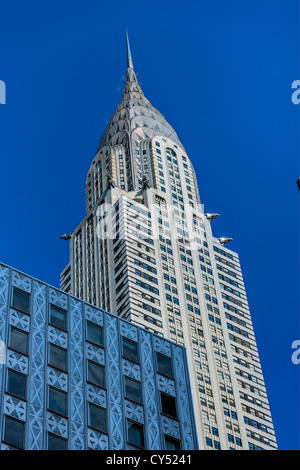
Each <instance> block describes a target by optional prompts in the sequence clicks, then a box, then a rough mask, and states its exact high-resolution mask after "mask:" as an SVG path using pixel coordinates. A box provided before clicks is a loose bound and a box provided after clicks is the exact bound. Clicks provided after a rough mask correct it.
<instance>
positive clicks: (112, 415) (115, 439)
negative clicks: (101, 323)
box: [106, 315, 124, 450]
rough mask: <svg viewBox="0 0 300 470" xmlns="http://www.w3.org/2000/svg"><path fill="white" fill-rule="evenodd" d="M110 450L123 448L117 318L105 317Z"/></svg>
mask: <svg viewBox="0 0 300 470" xmlns="http://www.w3.org/2000/svg"><path fill="white" fill-rule="evenodd" d="M106 335H107V344H108V345H109V346H108V349H107V351H106V355H107V375H108V402H109V405H108V416H109V430H110V449H112V450H114V449H116V450H117V449H123V448H124V429H123V410H122V395H121V372H120V358H119V335H118V324H117V318H114V317H112V316H110V315H107V316H106Z"/></svg>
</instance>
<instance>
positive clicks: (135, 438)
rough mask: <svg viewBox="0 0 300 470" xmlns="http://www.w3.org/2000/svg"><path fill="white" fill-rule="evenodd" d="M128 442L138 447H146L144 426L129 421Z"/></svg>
mask: <svg viewBox="0 0 300 470" xmlns="http://www.w3.org/2000/svg"><path fill="white" fill-rule="evenodd" d="M127 431H128V442H129V444H132V445H134V446H137V447H144V445H145V444H144V429H143V426H141V425H140V424H137V423H133V422H132V421H129V420H128V421H127Z"/></svg>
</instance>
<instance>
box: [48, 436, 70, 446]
mask: <svg viewBox="0 0 300 470" xmlns="http://www.w3.org/2000/svg"><path fill="white" fill-rule="evenodd" d="M67 444H68V441H67V440H66V439H63V438H62V437H59V436H56V435H54V434H51V433H48V450H67V448H68V445H67Z"/></svg>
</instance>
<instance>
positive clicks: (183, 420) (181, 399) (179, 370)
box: [173, 346, 196, 450]
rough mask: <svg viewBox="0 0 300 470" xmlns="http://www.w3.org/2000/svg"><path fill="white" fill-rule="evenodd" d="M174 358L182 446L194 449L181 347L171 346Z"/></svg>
mask: <svg viewBox="0 0 300 470" xmlns="http://www.w3.org/2000/svg"><path fill="white" fill-rule="evenodd" d="M173 356H174V358H175V368H174V369H175V374H176V379H177V380H176V388H177V403H178V408H179V417H180V424H181V429H182V440H183V443H182V444H183V448H184V449H187V450H192V449H196V447H195V446H196V443H195V439H194V432H193V428H192V415H191V409H190V400H189V392H188V386H187V378H186V370H185V366H184V364H185V358H184V352H183V349H181V348H179V347H175V346H173Z"/></svg>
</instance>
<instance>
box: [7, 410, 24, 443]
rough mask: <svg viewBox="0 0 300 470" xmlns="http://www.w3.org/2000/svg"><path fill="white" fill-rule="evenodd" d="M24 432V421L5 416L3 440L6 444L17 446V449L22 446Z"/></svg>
mask: <svg viewBox="0 0 300 470" xmlns="http://www.w3.org/2000/svg"><path fill="white" fill-rule="evenodd" d="M24 432H25V423H22V422H21V421H18V420H16V419H13V418H10V417H9V416H5V422H4V439H3V440H4V442H6V444H9V445H12V446H14V447H18V448H19V449H23V448H24Z"/></svg>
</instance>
